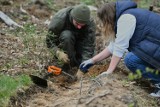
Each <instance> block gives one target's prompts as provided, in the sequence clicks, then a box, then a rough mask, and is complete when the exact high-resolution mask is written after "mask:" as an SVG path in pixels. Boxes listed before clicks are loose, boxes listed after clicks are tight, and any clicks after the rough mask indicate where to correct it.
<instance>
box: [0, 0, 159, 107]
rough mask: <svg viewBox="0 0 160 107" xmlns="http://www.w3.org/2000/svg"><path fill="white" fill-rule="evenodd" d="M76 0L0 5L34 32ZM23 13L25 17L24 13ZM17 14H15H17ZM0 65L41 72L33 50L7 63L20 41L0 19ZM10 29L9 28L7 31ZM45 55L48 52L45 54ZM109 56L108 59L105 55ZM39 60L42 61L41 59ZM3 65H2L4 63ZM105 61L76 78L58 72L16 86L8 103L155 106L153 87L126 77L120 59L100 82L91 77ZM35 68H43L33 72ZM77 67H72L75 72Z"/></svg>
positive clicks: (21, 106)
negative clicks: (43, 79) (26, 60)
mask: <svg viewBox="0 0 160 107" xmlns="http://www.w3.org/2000/svg"><path fill="white" fill-rule="evenodd" d="M78 3H79V1H78V0H67V1H66V0H54V6H55V8H54V9H51V8H49V7H48V6H47V4H46V3H45V2H44V1H43V0H32V1H30V2H29V1H28V0H23V2H22V1H21V0H10V1H6V0H2V1H0V9H1V11H3V12H4V13H6V14H7V15H8V16H9V17H11V18H12V19H13V20H15V21H16V22H17V23H20V24H22V23H33V24H36V25H38V26H37V27H38V28H37V30H38V31H37V32H40V31H41V30H42V29H44V30H46V31H47V25H46V24H45V23H44V22H45V21H46V20H50V17H51V16H52V15H53V14H54V13H56V11H57V10H59V9H61V8H63V7H67V6H72V5H75V4H78ZM21 6H22V7H23V9H24V10H26V13H24V12H22V11H20V7H21ZM26 15H27V17H26ZM17 17H18V18H17ZM0 28H1V29H2V30H1V31H0V48H1V50H0V59H1V60H0V65H1V67H0V68H1V69H0V70H1V71H0V73H1V74H7V75H11V76H15V75H19V74H23V73H25V74H31V73H34V74H40V76H43V75H44V74H45V73H44V71H45V69H44V68H45V66H46V65H47V64H41V62H36V61H34V60H33V59H34V57H33V55H36V53H34V54H33V52H28V56H30V59H31V61H30V63H28V64H27V63H25V64H23V66H18V65H14V64H13V65H7V67H8V68H3V66H4V65H5V64H7V63H8V62H10V61H13V62H14V61H16V59H19V58H22V57H23V56H24V54H26V53H24V50H23V49H24V44H23V41H22V38H21V37H19V36H16V34H15V33H13V31H14V29H12V28H10V27H8V26H6V25H5V24H4V23H3V22H0ZM10 31H12V32H10ZM101 41H102V37H101V36H100V34H99V32H98V33H97V37H96V51H97V53H98V52H100V51H101V50H102V49H103V48H104V45H103V43H102V42H101ZM46 57H48V56H46ZM108 60H109V59H108ZM42 63H44V62H43V61H42ZM5 66H6V65H5ZM107 67H108V61H103V62H101V63H99V64H97V65H95V66H93V67H92V68H91V69H90V70H89V72H88V73H87V74H85V76H84V78H83V79H81V80H78V81H72V80H71V79H70V78H68V77H66V76H64V75H60V76H53V77H51V78H49V79H48V85H49V86H48V87H47V88H42V87H39V86H37V85H35V84H32V85H31V86H29V87H27V88H26V87H25V88H20V89H18V90H17V94H16V95H15V96H12V97H11V98H10V101H9V105H8V107H159V106H160V103H159V101H160V100H159V99H156V98H152V97H150V96H149V93H150V92H152V91H153V88H152V87H151V86H150V84H149V83H148V81H146V80H145V81H142V80H141V81H139V80H137V81H129V80H128V77H127V75H128V73H129V70H128V69H127V68H126V67H125V66H124V64H123V60H122V61H121V63H120V64H119V66H118V68H117V69H116V70H115V72H114V73H113V74H111V75H108V76H107V77H106V78H102V81H101V82H102V83H103V86H101V85H100V84H99V82H97V80H95V77H96V76H97V75H98V74H100V73H102V72H104V71H106V69H107ZM39 68H43V69H42V70H41V71H40V72H37V71H38V70H39ZM76 70H77V68H73V69H72V71H73V72H76Z"/></svg>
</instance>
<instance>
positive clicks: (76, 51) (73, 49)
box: [58, 30, 83, 67]
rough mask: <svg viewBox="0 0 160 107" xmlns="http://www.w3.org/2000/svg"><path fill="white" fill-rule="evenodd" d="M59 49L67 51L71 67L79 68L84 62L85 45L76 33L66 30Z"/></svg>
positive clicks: (61, 36) (62, 34)
mask: <svg viewBox="0 0 160 107" xmlns="http://www.w3.org/2000/svg"><path fill="white" fill-rule="evenodd" d="M59 40H60V44H59V46H58V47H59V48H60V49H62V50H63V51H65V53H67V55H68V56H69V59H70V65H71V66H77V67H78V66H79V64H80V63H81V61H82V56H81V51H82V46H83V44H82V43H81V38H80V35H78V34H77V33H76V32H72V31H69V30H64V31H63V32H62V33H61V35H60V37H59Z"/></svg>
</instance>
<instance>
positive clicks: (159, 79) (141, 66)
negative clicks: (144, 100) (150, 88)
mask: <svg viewBox="0 0 160 107" xmlns="http://www.w3.org/2000/svg"><path fill="white" fill-rule="evenodd" d="M124 62H125V65H126V66H127V68H128V69H129V70H131V71H132V72H133V73H136V70H140V71H141V74H142V77H144V78H146V79H149V80H151V82H152V83H153V84H157V83H160V72H159V73H158V74H156V73H155V72H153V73H152V72H149V71H147V70H146V68H147V67H148V68H151V69H153V70H154V71H156V69H155V68H154V67H153V66H151V65H150V64H148V63H147V62H145V61H144V60H142V59H140V58H139V57H138V56H136V55H135V54H134V53H132V52H129V53H128V54H127V55H126V56H125V58H124Z"/></svg>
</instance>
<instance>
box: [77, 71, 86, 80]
mask: <svg viewBox="0 0 160 107" xmlns="http://www.w3.org/2000/svg"><path fill="white" fill-rule="evenodd" d="M83 76H84V73H83V72H82V71H81V70H80V69H78V71H77V74H76V78H77V80H80V79H81V77H83Z"/></svg>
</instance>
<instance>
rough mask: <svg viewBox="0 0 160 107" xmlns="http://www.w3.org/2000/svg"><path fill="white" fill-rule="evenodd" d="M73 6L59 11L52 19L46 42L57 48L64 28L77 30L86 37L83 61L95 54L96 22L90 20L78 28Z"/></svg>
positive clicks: (49, 45) (50, 46) (48, 45)
mask: <svg viewBox="0 0 160 107" xmlns="http://www.w3.org/2000/svg"><path fill="white" fill-rule="evenodd" d="M72 9H73V7H68V8H64V9H62V10H60V11H58V12H57V13H56V14H55V15H54V17H53V18H52V20H51V23H50V25H49V33H48V35H47V37H46V43H47V47H48V48H54V49H55V47H56V48H57V47H58V44H59V36H60V34H61V32H62V31H63V30H70V31H73V32H76V33H77V34H78V35H84V36H81V39H84V40H83V41H82V42H83V43H82V44H83V46H82V47H83V48H82V61H84V60H87V59H89V58H91V57H92V56H93V54H94V48H95V30H96V28H95V23H94V21H93V20H90V22H89V23H87V25H86V26H85V27H83V28H82V29H76V28H75V27H74V25H73V24H72V17H71V16H70V11H71V10H72Z"/></svg>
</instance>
